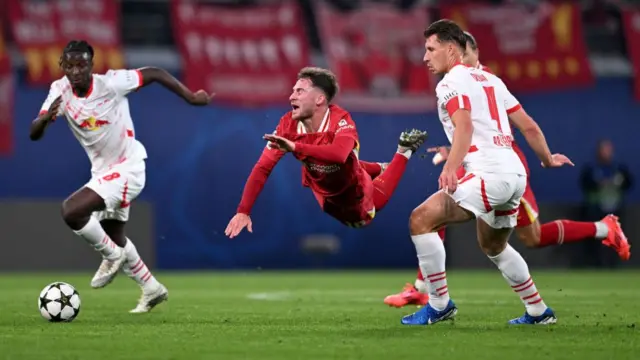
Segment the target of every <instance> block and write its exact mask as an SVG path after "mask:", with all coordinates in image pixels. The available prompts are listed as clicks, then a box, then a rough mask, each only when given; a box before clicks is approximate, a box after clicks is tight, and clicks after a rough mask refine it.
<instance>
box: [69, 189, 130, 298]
mask: <svg viewBox="0 0 640 360" xmlns="http://www.w3.org/2000/svg"><path fill="white" fill-rule="evenodd" d="M104 208H105V204H104V200H103V199H102V198H101V197H100V195H98V194H97V193H96V192H95V191H93V190H91V189H89V188H87V187H83V188H82V189H80V190H78V191H76V192H75V193H73V194H71V196H69V197H68V198H67V199H66V200H65V201H64V202H63V203H62V218H63V219H64V221H65V223H66V224H67V225H68V226H69V227H70V228H71V229H72V230H73V231H74V232H75V233H76V234H77V235H79V236H81V237H82V238H84V239H85V240H86V241H87V242H88V243H89V244H90V245H91V246H93V248H94V249H96V251H98V252H100V254H102V257H103V258H104V261H103V262H102V264H101V265H100V268H99V269H98V271H97V272H96V274H95V275H94V277H93V279H92V280H91V286H92V287H93V288H101V287H104V286H106V285H107V284H109V283H110V282H111V281H113V279H114V278H115V277H116V275H117V274H118V270H120V268H121V267H122V266H123V265H124V262H125V260H126V255H125V251H124V249H123V248H122V247H120V246H118V245H117V244H116V243H115V242H114V241H113V240H112V239H111V238H110V237H109V236H108V235H107V233H106V232H105V231H104V229H103V228H102V226H101V225H100V222H99V221H98V219H97V218H96V217H95V216H93V213H94V212H96V211H101V210H104Z"/></svg>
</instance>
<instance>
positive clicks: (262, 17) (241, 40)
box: [171, 0, 309, 105]
mask: <svg viewBox="0 0 640 360" xmlns="http://www.w3.org/2000/svg"><path fill="white" fill-rule="evenodd" d="M171 13H172V15H173V30H174V34H175V36H174V38H175V41H176V43H177V45H178V48H179V49H180V53H181V55H182V59H183V67H182V68H183V71H184V78H185V83H186V85H187V86H188V87H189V88H191V89H193V90H196V89H205V90H207V91H209V92H214V93H216V101H218V102H220V101H227V102H230V103H235V104H241V105H263V104H271V103H286V102H287V101H288V100H287V98H288V96H289V95H290V94H291V89H292V88H293V85H294V84H295V82H296V76H297V73H298V71H299V70H300V69H301V68H303V67H305V66H308V65H309V44H308V41H307V37H306V29H305V27H304V24H303V21H302V14H301V11H300V9H299V7H298V6H297V3H296V2H294V1H282V2H279V3H278V4H268V5H256V6H251V7H224V6H221V5H213V4H206V3H196V2H194V1H188V0H174V1H173V2H172V9H171Z"/></svg>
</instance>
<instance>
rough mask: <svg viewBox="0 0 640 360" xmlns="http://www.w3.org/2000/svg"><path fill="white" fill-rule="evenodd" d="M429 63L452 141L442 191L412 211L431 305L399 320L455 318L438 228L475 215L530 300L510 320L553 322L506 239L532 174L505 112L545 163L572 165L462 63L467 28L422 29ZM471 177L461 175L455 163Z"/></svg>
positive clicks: (445, 23) (495, 86)
mask: <svg viewBox="0 0 640 360" xmlns="http://www.w3.org/2000/svg"><path fill="white" fill-rule="evenodd" d="M424 36H425V39H426V41H425V49H426V51H425V57H424V60H425V62H426V64H427V66H428V68H429V69H430V70H431V71H432V72H433V73H436V74H444V77H443V78H442V80H441V81H440V82H439V83H438V85H437V86H436V95H437V99H438V115H439V117H440V120H441V122H442V125H443V127H444V129H445V133H446V134H447V137H448V138H449V141H450V142H451V153H450V154H449V158H448V159H447V162H446V164H445V165H444V168H443V170H442V174H441V175H440V177H439V179H438V184H439V187H440V191H438V192H436V193H435V194H433V195H432V196H431V197H429V198H428V199H427V200H426V201H425V202H423V203H422V204H420V205H419V206H418V207H417V208H416V209H414V210H413V212H412V214H411V217H410V220H409V227H410V232H411V239H412V240H413V243H414V245H415V248H416V253H417V257H418V262H419V264H420V269H421V270H422V273H423V274H425V278H426V279H427V280H428V281H427V290H428V294H429V302H428V304H427V305H426V306H424V307H423V308H421V309H420V310H419V311H418V312H416V313H414V314H411V315H407V316H405V317H404V318H403V319H402V323H403V324H405V325H429V324H434V323H436V322H440V321H444V320H448V319H451V318H453V317H454V316H455V314H456V312H457V308H456V306H455V304H454V302H453V301H452V300H451V299H450V298H449V290H448V286H447V276H446V271H445V257H446V254H445V249H444V245H443V242H442V240H441V239H440V236H438V234H437V230H439V229H440V228H442V227H444V226H447V225H450V224H455V223H462V222H467V221H470V220H473V219H476V222H477V231H478V243H479V244H480V247H481V248H482V250H483V251H484V252H485V254H486V255H487V256H488V257H489V259H491V261H492V262H493V263H495V264H496V266H497V267H498V269H500V271H501V272H502V274H503V276H504V278H505V279H506V280H507V282H508V283H509V285H510V286H511V288H512V289H513V290H514V291H515V292H516V293H517V294H518V295H519V297H520V299H521V300H522V302H523V303H524V305H525V309H526V310H525V313H524V315H523V316H521V317H519V318H516V319H513V320H511V321H510V322H509V323H511V324H551V323H555V322H556V316H555V314H554V312H553V310H551V308H548V307H547V306H546V304H545V303H544V301H543V300H542V296H541V295H540V293H539V292H538V291H537V289H536V286H535V284H534V281H533V279H532V277H531V275H530V274H529V269H528V267H527V263H526V262H525V260H524V259H523V258H522V256H521V255H520V254H519V253H518V252H517V251H516V250H515V249H513V248H512V247H511V246H510V245H509V244H508V242H507V241H508V238H509V236H510V235H511V232H512V231H513V227H514V226H515V225H516V217H517V212H518V206H519V204H520V199H521V198H522V195H523V194H524V192H525V188H526V185H527V176H526V171H525V168H524V166H523V165H522V162H521V161H520V160H519V159H518V156H517V155H516V153H515V152H514V151H513V149H512V147H511V143H512V142H513V136H512V133H511V128H510V125H509V118H508V115H507V114H511V115H512V118H511V119H512V121H513V123H514V124H515V125H516V127H518V129H520V131H522V133H523V134H524V135H525V138H526V139H527V142H528V143H529V145H530V146H531V147H532V148H533V150H534V151H535V153H536V155H538V157H539V158H540V160H541V161H542V164H543V165H544V166H545V167H560V166H563V165H565V164H569V165H572V164H571V161H570V160H569V159H568V158H567V157H565V156H564V155H561V154H554V155H552V154H551V152H550V151H549V148H548V146H547V144H546V141H545V139H544V135H543V134H542V131H541V130H540V128H539V127H538V125H537V124H536V123H535V122H534V121H533V120H532V119H531V118H530V117H529V116H528V115H526V113H525V112H524V110H522V107H521V106H520V105H519V103H518V101H517V100H516V99H515V97H514V96H513V95H512V94H511V93H510V92H509V90H508V89H507V88H506V86H505V85H504V83H503V82H502V81H501V80H500V79H499V78H498V77H496V76H494V75H491V74H489V73H486V72H484V71H482V70H479V69H475V68H471V67H467V66H465V65H463V64H461V63H460V59H461V58H462V55H463V53H464V50H465V47H466V39H465V36H464V33H463V32H462V29H460V27H459V26H458V25H457V24H456V23H454V22H452V21H450V20H439V21H436V22H435V23H433V24H431V25H430V26H429V27H428V28H427V30H426V31H425V32H424ZM463 164H464V167H465V170H466V172H467V174H466V175H465V176H464V177H463V178H462V179H460V180H458V178H457V176H456V171H457V170H458V168H459V167H460V166H461V165H463Z"/></svg>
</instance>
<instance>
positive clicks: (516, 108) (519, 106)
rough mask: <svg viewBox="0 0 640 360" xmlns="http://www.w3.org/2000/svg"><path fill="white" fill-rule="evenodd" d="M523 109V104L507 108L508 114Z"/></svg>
mask: <svg viewBox="0 0 640 360" xmlns="http://www.w3.org/2000/svg"><path fill="white" fill-rule="evenodd" d="M520 109H522V105H520V104H518V105H516V106H514V107H512V108H511V109H507V114H512V113H514V112H516V111H518V110H520Z"/></svg>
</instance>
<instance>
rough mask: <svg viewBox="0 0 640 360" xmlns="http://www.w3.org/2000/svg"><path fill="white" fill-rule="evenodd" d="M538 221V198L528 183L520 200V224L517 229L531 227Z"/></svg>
mask: <svg viewBox="0 0 640 360" xmlns="http://www.w3.org/2000/svg"><path fill="white" fill-rule="evenodd" d="M537 219H538V203H537V202H536V197H535V195H533V190H531V185H530V184H529V181H527V188H526V189H525V190H524V195H522V199H520V207H519V208H518V224H517V225H516V227H524V226H529V225H531V224H533V223H535V222H536V220H537Z"/></svg>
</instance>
